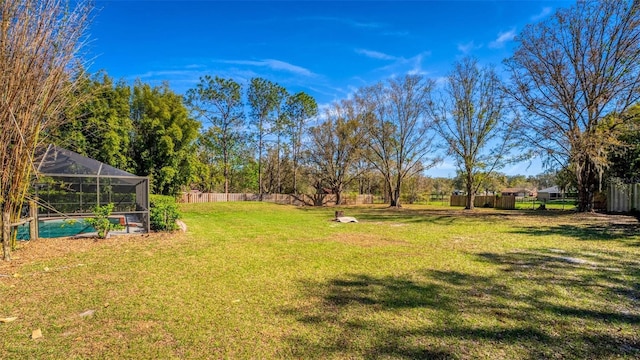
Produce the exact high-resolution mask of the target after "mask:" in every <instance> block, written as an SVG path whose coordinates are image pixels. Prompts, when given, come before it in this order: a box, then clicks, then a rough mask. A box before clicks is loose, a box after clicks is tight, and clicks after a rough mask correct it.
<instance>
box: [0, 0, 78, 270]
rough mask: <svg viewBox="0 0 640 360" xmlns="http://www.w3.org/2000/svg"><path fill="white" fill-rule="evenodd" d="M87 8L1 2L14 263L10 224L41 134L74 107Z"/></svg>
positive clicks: (4, 196) (6, 200)
mask: <svg viewBox="0 0 640 360" xmlns="http://www.w3.org/2000/svg"><path fill="white" fill-rule="evenodd" d="M89 13H90V8H89V6H88V5H87V4H86V3H85V2H83V1H78V2H74V3H73V6H71V5H69V4H68V3H67V2H64V1H59V0H38V1H36V0H13V1H2V2H0V14H1V16H0V94H1V95H0V97H1V98H2V101H0V212H1V214H2V216H1V217H0V224H1V225H2V243H3V253H4V259H5V260H10V259H11V255H10V250H11V249H10V237H11V223H12V222H15V221H16V220H17V219H18V217H19V216H20V211H21V208H22V204H23V201H24V198H25V196H26V193H27V191H28V189H29V185H30V179H31V176H32V175H33V170H34V168H35V166H34V164H33V156H34V152H35V151H36V148H37V147H38V145H39V144H40V140H41V134H45V133H47V132H48V131H50V130H51V129H52V128H54V127H55V126H57V125H58V123H57V122H58V121H59V120H60V119H61V116H60V113H61V112H62V111H63V110H64V109H65V108H66V107H68V106H69V105H70V104H72V103H73V100H74V99H73V98H72V97H71V96H69V95H70V94H72V93H73V89H74V86H75V85H76V82H75V80H76V79H78V76H77V71H79V69H80V67H79V66H77V65H78V64H77V62H78V60H79V57H78V56H77V54H78V50H79V49H80V45H82V40H83V39H82V37H83V33H84V31H85V28H86V25H87V17H88V15H89Z"/></svg>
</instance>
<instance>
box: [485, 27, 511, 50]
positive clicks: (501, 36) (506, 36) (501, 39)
mask: <svg viewBox="0 0 640 360" xmlns="http://www.w3.org/2000/svg"><path fill="white" fill-rule="evenodd" d="M515 37H516V29H511V30H509V31H506V32H500V33H498V38H497V39H495V40H494V41H492V42H490V43H489V47H490V48H492V49H500V48H502V47H504V44H505V43H507V42H509V41H511V40H513V39H514V38H515Z"/></svg>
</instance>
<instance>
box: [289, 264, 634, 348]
mask: <svg viewBox="0 0 640 360" xmlns="http://www.w3.org/2000/svg"><path fill="white" fill-rule="evenodd" d="M578 255H579V254H566V256H563V257H564V258H565V259H562V258H561V256H554V255H551V254H540V253H513V254H492V253H485V254H480V255H478V260H479V261H480V262H482V263H485V265H487V264H488V265H491V266H494V267H495V268H496V271H497V272H498V274H497V275H490V276H484V275H474V274H468V273H462V272H456V271H433V270H425V271H422V272H421V273H418V274H412V275H411V276H383V277H380V276H373V275H370V274H363V273H358V274H350V275H345V276H342V277H337V278H334V279H329V280H328V281H323V282H315V281H307V282H305V283H303V286H302V288H303V291H304V298H305V301H303V302H302V304H303V305H298V306H294V307H290V308H286V309H284V313H285V315H286V316H291V317H294V318H295V319H296V320H297V322H298V324H300V326H301V331H298V332H297V333H296V334H295V335H291V336H289V337H288V338H287V339H286V340H287V341H288V348H289V349H290V350H291V354H292V355H293V357H296V358H335V357H338V358H344V357H348V358H372V359H373V358H402V359H416V358H424V359H456V358H479V357H490V358H491V357H498V358H524V359H537V358H591V359H597V358H611V357H629V358H633V357H637V356H640V338H639V337H638V336H637V331H636V330H637V326H638V325H639V324H640V315H638V313H639V310H640V308H639V307H638V297H639V296H640V293H639V292H638V285H637V283H638V264H637V263H635V262H633V261H626V262H625V260H623V259H621V258H618V257H616V256H615V255H611V254H610V253H608V254H607V256H606V257H602V258H598V259H596V258H593V257H592V258H591V259H590V260H589V262H581V261H578V260H576V259H578ZM596 261H598V263H597V264H596ZM621 261H622V262H623V263H622V264H620V262H621ZM594 264H595V265H594ZM615 264H618V265H617V266H618V267H620V266H623V267H624V268H625V270H620V269H619V268H613V266H614V265H615ZM629 278H631V279H632V280H631V281H630V280H629ZM557 292H559V293H560V294H556V293H557ZM621 294H625V295H624V296H622V295H621ZM575 297H577V298H580V299H584V301H581V302H571V301H569V300H571V299H573V298H575ZM630 329H631V330H630ZM633 329H635V330H633Z"/></svg>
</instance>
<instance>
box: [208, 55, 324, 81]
mask: <svg viewBox="0 0 640 360" xmlns="http://www.w3.org/2000/svg"><path fill="white" fill-rule="evenodd" d="M220 62H222V63H225V64H235V65H249V66H260V67H267V68H270V69H272V70H278V71H286V72H290V73H293V74H296V75H302V76H308V77H315V76H317V75H316V74H314V73H313V72H311V71H310V70H308V69H305V68H303V67H301V66H297V65H293V64H290V63H288V62H285V61H281V60H275V59H264V60H259V61H258V60H221V61H220Z"/></svg>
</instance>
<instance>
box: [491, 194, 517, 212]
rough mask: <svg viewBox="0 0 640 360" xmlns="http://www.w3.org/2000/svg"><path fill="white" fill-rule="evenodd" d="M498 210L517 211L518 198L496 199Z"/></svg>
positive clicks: (502, 197) (504, 197) (501, 197)
mask: <svg viewBox="0 0 640 360" xmlns="http://www.w3.org/2000/svg"><path fill="white" fill-rule="evenodd" d="M495 208H496V209H502V210H515V208H516V197H515V196H500V197H498V198H496V203H495Z"/></svg>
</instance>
